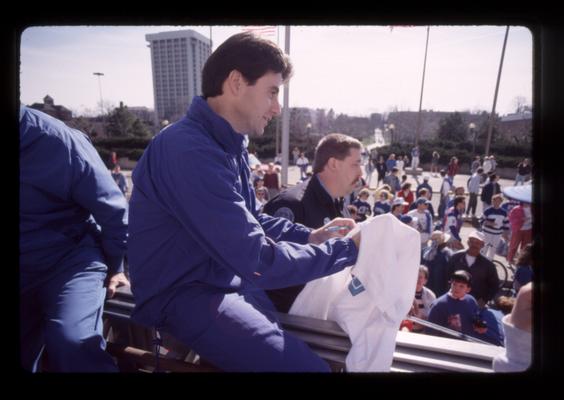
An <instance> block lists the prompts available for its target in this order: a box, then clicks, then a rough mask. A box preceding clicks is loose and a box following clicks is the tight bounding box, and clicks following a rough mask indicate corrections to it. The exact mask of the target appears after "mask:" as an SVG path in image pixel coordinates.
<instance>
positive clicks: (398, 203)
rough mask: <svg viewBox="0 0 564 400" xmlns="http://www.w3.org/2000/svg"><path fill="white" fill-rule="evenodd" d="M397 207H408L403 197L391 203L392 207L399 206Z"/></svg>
mask: <svg viewBox="0 0 564 400" xmlns="http://www.w3.org/2000/svg"><path fill="white" fill-rule="evenodd" d="M399 205H403V206H407V205H409V203H408V202H407V201H405V199H404V198H403V197H396V198H395V199H394V201H393V202H392V206H399Z"/></svg>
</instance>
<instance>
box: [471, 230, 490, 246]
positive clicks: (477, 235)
mask: <svg viewBox="0 0 564 400" xmlns="http://www.w3.org/2000/svg"><path fill="white" fill-rule="evenodd" d="M468 238H474V239H478V240H480V241H482V242H484V243H485V242H486V237H485V236H484V234H483V233H482V232H480V231H472V232H471V233H470V235H468Z"/></svg>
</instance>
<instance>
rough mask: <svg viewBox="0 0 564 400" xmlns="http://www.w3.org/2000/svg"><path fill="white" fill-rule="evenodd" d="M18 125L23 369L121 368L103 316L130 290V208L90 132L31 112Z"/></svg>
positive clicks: (23, 112)
mask: <svg viewBox="0 0 564 400" xmlns="http://www.w3.org/2000/svg"><path fill="white" fill-rule="evenodd" d="M19 124H20V127H19V129H20V163H19V165H20V191H19V199H20V201H19V215H20V218H19V219H20V230H19V234H20V242H19V250H20V253H19V263H20V264H19V272H20V276H19V282H20V295H19V300H20V305H19V306H20V360H21V366H22V367H23V368H24V369H25V370H28V371H31V372H37V371H38V370H39V369H40V367H39V365H41V364H40V361H42V354H43V353H45V354H47V369H48V371H49V372H118V369H117V367H116V365H115V364H114V361H113V360H112V358H111V356H110V355H109V354H108V353H106V352H105V346H106V343H105V341H104V338H103V335H102V311H103V307H104V298H105V297H106V296H107V297H108V298H109V297H112V296H113V295H114V292H115V290H116V288H117V286H119V285H122V284H126V285H128V284H129V282H128V281H127V279H126V278H125V275H124V274H123V258H124V254H125V251H126V240H127V202H126V200H125V197H124V196H123V194H122V193H121V192H120V190H119V188H118V187H117V185H116V183H115V182H114V180H113V179H112V176H111V174H110V172H109V171H108V169H107V168H106V165H105V164H104V162H103V161H102V159H101V158H100V156H99V155H98V152H97V151H96V149H94V147H93V146H92V143H91V142H90V140H89V139H88V137H87V136H86V135H85V134H83V133H82V132H80V131H78V130H75V129H72V128H69V127H68V126H66V125H65V124H64V123H63V122H61V121H59V120H57V119H55V118H52V117H50V116H48V115H47V114H44V113H42V112H40V111H37V110H34V109H31V108H28V107H25V106H21V107H20V120H19ZM105 285H107V290H106V289H105V288H104V286H105Z"/></svg>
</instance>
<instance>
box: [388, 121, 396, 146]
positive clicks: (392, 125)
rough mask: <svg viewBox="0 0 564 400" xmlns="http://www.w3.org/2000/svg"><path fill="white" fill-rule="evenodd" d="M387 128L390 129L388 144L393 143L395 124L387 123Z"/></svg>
mask: <svg viewBox="0 0 564 400" xmlns="http://www.w3.org/2000/svg"><path fill="white" fill-rule="evenodd" d="M388 129H389V130H390V144H394V129H396V126H395V125H394V124H390V125H388Z"/></svg>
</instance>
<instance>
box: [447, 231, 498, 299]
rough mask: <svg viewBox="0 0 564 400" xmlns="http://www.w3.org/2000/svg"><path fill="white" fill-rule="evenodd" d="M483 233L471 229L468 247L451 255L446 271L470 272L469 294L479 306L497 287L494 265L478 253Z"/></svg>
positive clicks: (491, 295)
mask: <svg viewBox="0 0 564 400" xmlns="http://www.w3.org/2000/svg"><path fill="white" fill-rule="evenodd" d="M484 241H485V239H484V234H483V233H482V232H478V231H473V232H471V233H470V235H469V236H468V242H467V244H468V249H467V250H463V251H459V252H457V253H455V254H453V255H452V257H451V259H450V261H449V265H448V267H447V268H448V273H449V274H451V273H452V272H453V271H458V270H464V271H468V272H470V273H471V274H472V277H473V278H472V291H471V292H470V294H471V295H472V296H474V297H475V298H476V300H477V301H478V304H480V307H484V306H485V305H486V303H488V302H489V301H490V300H492V299H493V298H494V296H495V294H496V293H497V291H498V288H499V277H498V275H497V270H496V267H495V265H494V264H493V263H492V262H491V261H490V260H488V259H487V258H486V257H484V256H483V255H482V254H480V250H482V247H484Z"/></svg>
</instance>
